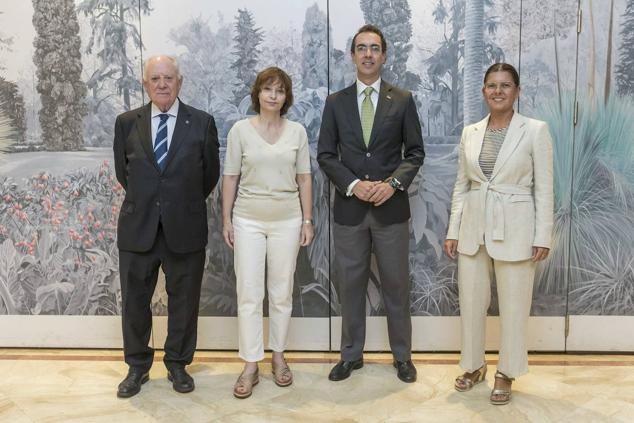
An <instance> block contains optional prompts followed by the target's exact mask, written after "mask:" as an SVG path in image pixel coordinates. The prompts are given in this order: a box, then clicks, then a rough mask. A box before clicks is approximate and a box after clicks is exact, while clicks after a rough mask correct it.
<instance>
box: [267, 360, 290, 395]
mask: <svg viewBox="0 0 634 423" xmlns="http://www.w3.org/2000/svg"><path fill="white" fill-rule="evenodd" d="M271 371H272V373H273V380H274V381H275V384H276V385H277V386H280V387H282V388H283V387H285V386H289V385H290V384H292V383H293V373H291V369H290V368H289V367H288V364H286V360H284V365H281V366H277V365H276V364H275V362H274V361H272V362H271Z"/></svg>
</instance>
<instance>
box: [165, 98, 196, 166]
mask: <svg viewBox="0 0 634 423" xmlns="http://www.w3.org/2000/svg"><path fill="white" fill-rule="evenodd" d="M190 127H191V112H190V111H189V107H187V105H185V104H184V103H183V102H182V101H180V99H179V105H178V116H176V126H174V133H173V134H172V140H171V142H170V147H169V150H167V157H166V158H165V169H167V167H168V166H169V165H170V162H171V161H172V159H173V158H174V156H175V155H176V152H177V151H178V149H179V148H180V146H181V145H183V139H184V138H185V137H186V136H187V133H188V132H189V128H190Z"/></svg>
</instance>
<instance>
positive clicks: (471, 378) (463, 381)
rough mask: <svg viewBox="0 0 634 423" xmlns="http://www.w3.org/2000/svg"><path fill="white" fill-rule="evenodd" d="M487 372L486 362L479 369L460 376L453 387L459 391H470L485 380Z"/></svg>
mask: <svg viewBox="0 0 634 423" xmlns="http://www.w3.org/2000/svg"><path fill="white" fill-rule="evenodd" d="M486 374H487V364H486V363H484V365H482V367H480V368H479V369H477V370H475V371H473V372H465V373H464V374H462V375H460V376H458V377H457V378H456V381H455V382H454V385H453V387H454V388H456V391H458V392H466V391H470V390H471V389H472V388H473V387H474V386H475V385H477V384H478V383H480V382H484V378H485V376H486Z"/></svg>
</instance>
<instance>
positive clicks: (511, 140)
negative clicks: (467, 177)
mask: <svg viewBox="0 0 634 423" xmlns="http://www.w3.org/2000/svg"><path fill="white" fill-rule="evenodd" d="M524 132H526V119H525V118H524V116H522V115H520V114H519V113H517V112H515V113H514V114H513V118H512V119H511V123H510V124H509V129H508V131H507V132H506V138H505V139H504V143H502V147H501V148H500V152H499V153H498V158H497V160H496V161H495V166H494V167H493V172H492V173H491V179H493V178H494V177H495V175H496V174H497V173H498V172H499V171H500V169H501V168H502V166H504V163H506V161H507V160H508V158H509V157H510V156H511V154H513V151H515V149H516V148H517V146H518V145H519V143H520V141H521V140H522V137H523V136H524Z"/></svg>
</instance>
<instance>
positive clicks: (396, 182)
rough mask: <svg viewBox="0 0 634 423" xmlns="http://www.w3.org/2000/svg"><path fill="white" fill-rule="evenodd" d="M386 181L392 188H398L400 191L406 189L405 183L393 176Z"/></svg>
mask: <svg viewBox="0 0 634 423" xmlns="http://www.w3.org/2000/svg"><path fill="white" fill-rule="evenodd" d="M385 182H387V183H388V184H389V185H390V186H391V187H392V188H394V189H397V190H399V191H404V188H403V185H402V184H401V182H400V181H399V180H398V179H396V178H393V177H391V176H390V177H389V178H387V179H386V180H385Z"/></svg>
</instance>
